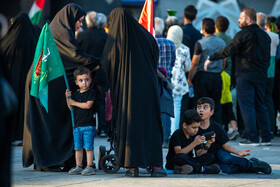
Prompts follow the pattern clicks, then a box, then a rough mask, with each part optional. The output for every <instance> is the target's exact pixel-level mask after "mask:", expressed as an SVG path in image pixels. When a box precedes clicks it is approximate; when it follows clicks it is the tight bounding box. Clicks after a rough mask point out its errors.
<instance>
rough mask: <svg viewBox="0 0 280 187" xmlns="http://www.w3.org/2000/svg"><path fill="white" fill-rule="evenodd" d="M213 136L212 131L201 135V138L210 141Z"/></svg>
mask: <svg viewBox="0 0 280 187" xmlns="http://www.w3.org/2000/svg"><path fill="white" fill-rule="evenodd" d="M214 134H215V132H214V131H210V132H206V133H204V134H202V136H205V140H211V139H212V136H213V135H214Z"/></svg>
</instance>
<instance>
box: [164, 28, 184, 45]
mask: <svg viewBox="0 0 280 187" xmlns="http://www.w3.org/2000/svg"><path fill="white" fill-rule="evenodd" d="M166 38H167V39H168V40H171V41H172V42H174V44H175V47H176V49H178V48H179V47H181V45H183V44H182V41H183V29H182V28H181V27H180V26H178V25H173V26H171V27H170V28H169V29H168V32H167V37H166Z"/></svg>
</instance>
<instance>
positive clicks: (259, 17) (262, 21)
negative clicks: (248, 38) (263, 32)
mask: <svg viewBox="0 0 280 187" xmlns="http://www.w3.org/2000/svg"><path fill="white" fill-rule="evenodd" d="M265 24H266V15H265V14H264V13H262V12H258V13H257V25H258V26H259V27H260V28H264V27H265Z"/></svg>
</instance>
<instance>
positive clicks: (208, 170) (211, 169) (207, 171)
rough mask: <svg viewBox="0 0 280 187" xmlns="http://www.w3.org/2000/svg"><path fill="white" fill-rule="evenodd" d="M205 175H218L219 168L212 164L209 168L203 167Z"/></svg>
mask: <svg viewBox="0 0 280 187" xmlns="http://www.w3.org/2000/svg"><path fill="white" fill-rule="evenodd" d="M203 167H204V169H205V170H204V172H203V173H205V174H218V173H220V170H221V169H220V166H219V165H218V164H212V165H210V166H203Z"/></svg>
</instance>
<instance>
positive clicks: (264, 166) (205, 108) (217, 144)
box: [195, 97, 271, 174]
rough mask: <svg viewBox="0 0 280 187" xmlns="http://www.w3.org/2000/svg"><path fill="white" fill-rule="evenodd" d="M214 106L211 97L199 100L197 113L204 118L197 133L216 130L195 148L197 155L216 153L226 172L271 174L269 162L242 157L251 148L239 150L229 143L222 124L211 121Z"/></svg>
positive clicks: (246, 154)
mask: <svg viewBox="0 0 280 187" xmlns="http://www.w3.org/2000/svg"><path fill="white" fill-rule="evenodd" d="M214 108H215V103H214V100H213V99H211V98H209V97H202V98H200V99H199V100H198V101H197V113H198V114H199V115H200V117H201V119H202V121H201V122H200V127H199V130H198V133H197V135H198V136H199V135H203V134H204V133H206V132H211V131H214V133H215V134H214V135H213V136H212V139H211V140H210V141H207V143H206V144H204V146H202V147H201V146H200V147H199V146H197V147H196V148H195V150H196V155H197V156H202V155H204V154H207V153H213V154H215V156H216V159H217V160H216V161H217V163H218V165H219V166H220V168H221V170H222V171H223V172H224V173H241V172H250V173H251V172H253V173H258V172H263V173H265V174H270V173H271V167H270V165H269V164H268V163H266V162H263V161H260V160H258V159H256V158H251V159H250V160H247V159H246V158H242V157H245V156H248V155H250V153H249V151H250V150H248V149H247V150H237V149H235V148H234V147H232V146H231V145H230V144H229V143H228V141H229V138H228V137H227V134H226V132H225V130H224V129H223V128H222V126H221V125H220V124H218V123H216V122H214V121H210V117H211V116H212V115H213V114H214ZM231 153H233V154H236V155H238V156H239V157H238V156H234V155H232V154H231Z"/></svg>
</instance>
